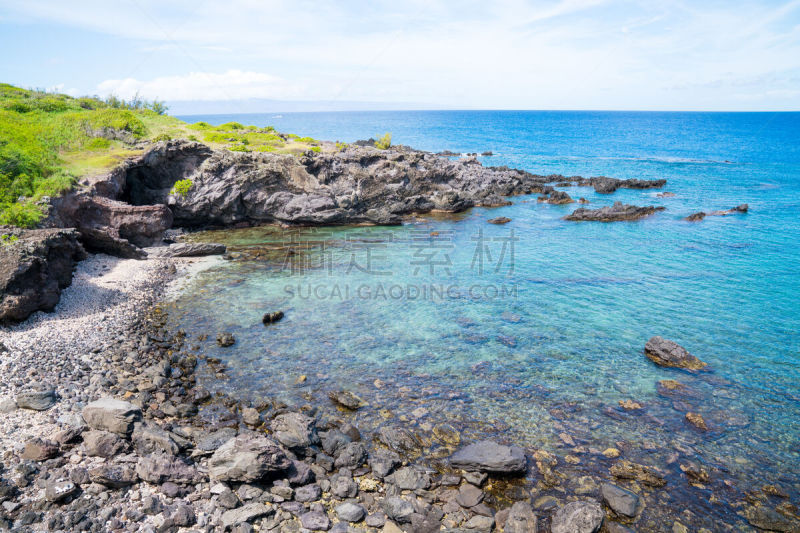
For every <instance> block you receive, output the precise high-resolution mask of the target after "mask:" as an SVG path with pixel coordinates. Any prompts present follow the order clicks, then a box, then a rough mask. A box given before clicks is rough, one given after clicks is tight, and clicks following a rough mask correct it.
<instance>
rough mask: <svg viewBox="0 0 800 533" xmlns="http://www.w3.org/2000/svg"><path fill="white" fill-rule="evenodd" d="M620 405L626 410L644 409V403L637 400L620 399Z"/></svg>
mask: <svg viewBox="0 0 800 533" xmlns="http://www.w3.org/2000/svg"><path fill="white" fill-rule="evenodd" d="M619 406H620V407H622V408H623V409H625V410H626V411H637V410H639V409H642V404H640V403H639V402H635V401H633V400H620V401H619Z"/></svg>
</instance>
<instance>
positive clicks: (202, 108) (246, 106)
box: [167, 98, 446, 115]
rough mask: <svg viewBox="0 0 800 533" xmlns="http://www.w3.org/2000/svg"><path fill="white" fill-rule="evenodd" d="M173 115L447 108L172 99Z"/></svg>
mask: <svg viewBox="0 0 800 533" xmlns="http://www.w3.org/2000/svg"><path fill="white" fill-rule="evenodd" d="M167 105H168V106H169V113H170V114H171V115H206V114H208V115H217V114H219V115H228V114H235V113H291V112H303V111H308V112H320V111H407V110H412V109H413V110H430V109H443V108H444V109H446V107H443V106H442V105H441V104H431V103H421V102H358V101H351V100H269V99H266V98H248V99H242V100H208V101H204V100H173V101H169V102H167Z"/></svg>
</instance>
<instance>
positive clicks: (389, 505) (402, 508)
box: [381, 496, 414, 524]
mask: <svg viewBox="0 0 800 533" xmlns="http://www.w3.org/2000/svg"><path fill="white" fill-rule="evenodd" d="M381 508H382V509H383V512H385V513H386V516H388V517H389V518H390V519H392V520H394V521H395V522H398V523H400V524H403V523H408V522H411V515H413V514H414V505H413V504H412V503H411V502H409V501H408V500H406V499H404V498H401V497H400V496H389V497H388V498H384V499H383V502H382V503H381Z"/></svg>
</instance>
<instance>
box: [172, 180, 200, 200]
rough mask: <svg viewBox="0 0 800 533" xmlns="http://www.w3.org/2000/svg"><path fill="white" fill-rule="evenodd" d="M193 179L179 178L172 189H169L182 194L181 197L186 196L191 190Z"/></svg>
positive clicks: (178, 194)
mask: <svg viewBox="0 0 800 533" xmlns="http://www.w3.org/2000/svg"><path fill="white" fill-rule="evenodd" d="M192 185H194V183H192V180H190V179H185V180H178V181H176V182H175V184H174V185H173V186H172V189H171V190H170V191H169V193H170V194H174V195H177V196H180V197H181V198H186V195H187V194H189V190H191V188H192Z"/></svg>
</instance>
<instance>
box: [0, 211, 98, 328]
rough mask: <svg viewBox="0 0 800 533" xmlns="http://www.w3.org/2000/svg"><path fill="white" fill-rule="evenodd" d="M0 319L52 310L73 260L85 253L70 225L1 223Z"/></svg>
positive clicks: (14, 319)
mask: <svg viewBox="0 0 800 533" xmlns="http://www.w3.org/2000/svg"><path fill="white" fill-rule="evenodd" d="M0 235H4V236H5V237H3V241H2V243H0V323H2V322H7V321H18V320H24V319H26V318H28V316H30V315H31V313H33V312H35V311H40V310H41V311H51V310H52V309H53V308H54V307H55V306H56V304H57V303H58V299H59V296H60V294H61V289H63V288H65V287H67V286H69V284H70V283H71V282H72V270H73V268H75V264H76V263H77V262H78V261H80V260H81V259H83V258H84V257H86V252H85V251H84V249H83V247H82V246H81V245H80V243H79V242H78V233H77V232H76V231H75V230H71V229H40V230H20V229H17V228H10V227H5V226H4V227H0Z"/></svg>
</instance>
